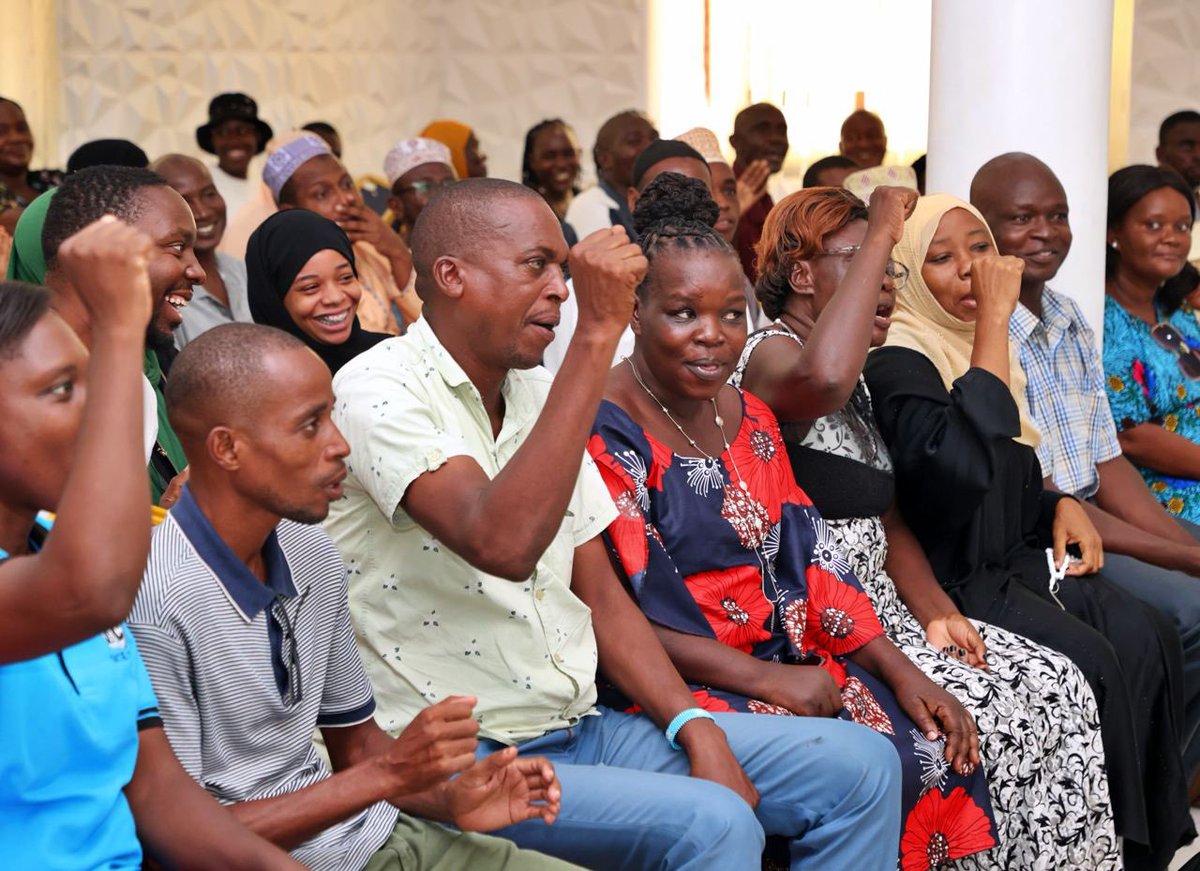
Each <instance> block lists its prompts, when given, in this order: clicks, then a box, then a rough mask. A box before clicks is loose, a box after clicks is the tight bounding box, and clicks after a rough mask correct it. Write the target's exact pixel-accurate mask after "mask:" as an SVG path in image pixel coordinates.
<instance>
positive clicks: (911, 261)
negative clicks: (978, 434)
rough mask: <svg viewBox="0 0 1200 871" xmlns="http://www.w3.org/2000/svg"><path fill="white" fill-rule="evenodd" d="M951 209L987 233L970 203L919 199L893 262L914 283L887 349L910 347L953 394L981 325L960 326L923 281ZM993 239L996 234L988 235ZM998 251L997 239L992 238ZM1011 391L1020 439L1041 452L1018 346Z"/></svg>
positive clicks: (942, 197) (900, 304) (903, 297)
mask: <svg viewBox="0 0 1200 871" xmlns="http://www.w3.org/2000/svg"><path fill="white" fill-rule="evenodd" d="M951 209H966V210H967V211H968V212H970V213H971V214H972V215H974V216H975V217H976V218H978V219H979V223H981V224H983V226H984V228H985V229H986V228H987V221H985V220H984V219H983V215H981V214H979V211H978V210H977V209H976V208H975V207H974V206H972V205H971V204H970V203H967V202H964V201H963V200H960V199H959V198H958V197H952V196H950V195H949V194H931V195H929V196H925V197H921V198H920V199H918V200H917V207H916V209H915V210H914V211H913V214H912V217H910V218H909V219H908V220H907V221H905V223H904V236H903V237H902V238H901V239H900V242H899V243H898V244H897V245H896V248H895V250H894V251H893V252H892V257H893V258H895V259H896V260H897V261H899V262H900V263H903V264H904V265H905V266H907V267H908V283H907V284H905V285H904V287H903V288H902V289H901V290H900V292H899V293H897V294H896V311H895V312H894V313H893V315H892V328H891V329H890V330H889V331H888V336H887V341H886V342H885V343H884V345H885V347H898V348H909V349H911V350H913V351H918V352H919V353H921V354H924V355H925V356H926V357H928V358H929V360H930V362H932V363H933V365H934V366H936V367H937V370H938V374H939V375H941V376H942V382H943V383H944V384H945V385H946V389H947V390H949V389H950V387H951V385H952V384H953V383H954V380H955V379H957V378H960V377H962V375H963V374H964V373H966V371H967V370H968V369H970V368H971V351H972V349H973V347H974V344H975V324H973V323H968V322H967V321H960V320H959V319H958V318H956V317H954V316H953V315H952V314H950V313H949V312H947V311H946V310H945V309H944V308H942V306H941V304H939V303H938V301H937V300H936V299H935V298H934V296H933V294H932V293H931V292H930V290H929V286H928V285H927V284H926V283H925V279H924V278H922V277H921V266H922V265H924V263H925V255H926V253H928V251H929V243H930V242H932V241H933V236H934V234H935V233H936V232H937V229H938V226H939V225H940V224H941V222H942V216H943V215H945V214H946V213H947V212H949V211H950V210H951ZM988 238H989V239H991V238H992V231H991V230H990V229H989V230H988ZM992 245H993V247H994V246H995V239H992ZM1008 367H1009V377H1008V383H1009V390H1010V391H1011V393H1012V395H1013V399H1015V400H1016V403H1017V411H1018V412H1019V413H1020V416H1021V434H1020V435H1019V436H1017V438H1016V440H1017V441H1018V442H1020V443H1022V444H1026V445H1029V446H1030V447H1031V448H1036V447H1037V446H1038V443H1039V442H1040V441H1041V439H1042V437H1041V433H1040V432H1039V431H1038V428H1037V425H1036V424H1034V422H1033V419H1032V418H1031V417H1030V416H1029V403H1028V402H1027V400H1026V398H1025V370H1024V369H1022V368H1021V363H1020V361H1019V360H1018V358H1017V353H1016V349H1014V348H1013V346H1012V343H1011V342H1009V345H1008Z"/></svg>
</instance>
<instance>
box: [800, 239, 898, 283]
mask: <svg viewBox="0 0 1200 871" xmlns="http://www.w3.org/2000/svg"><path fill="white" fill-rule="evenodd" d="M861 250H862V246H861V245H846V246H845V247H843V248H830V249H829V250H828V251H822V252H821V256H823V257H853V256H854V255H855V254H857V253H858V252H859V251H861ZM883 274H884V275H886V276H887V277H888V278H890V279H891V280H892V287H894V288H895V289H896V290H899V289H900V288H902V287H904V285H906V284H907V283H908V267H907V266H905V265H904V264H903V263H899V262H897V261H895V260H891V259H889V260H888V262H887V266H885V267H884V268H883Z"/></svg>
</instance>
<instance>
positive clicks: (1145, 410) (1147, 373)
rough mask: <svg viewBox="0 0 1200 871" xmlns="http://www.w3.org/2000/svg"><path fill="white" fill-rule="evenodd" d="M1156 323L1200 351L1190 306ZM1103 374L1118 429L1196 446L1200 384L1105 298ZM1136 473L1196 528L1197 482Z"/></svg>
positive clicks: (1146, 329)
mask: <svg viewBox="0 0 1200 871" xmlns="http://www.w3.org/2000/svg"><path fill="white" fill-rule="evenodd" d="M1159 322H1160V323H1167V324H1170V325H1171V326H1172V327H1174V329H1175V332H1176V334H1177V335H1178V336H1179V337H1180V338H1182V339H1183V341H1184V342H1186V343H1187V345H1188V346H1189V347H1190V348H1192V349H1193V350H1196V351H1200V325H1198V324H1197V322H1196V317H1195V315H1194V313H1193V310H1192V308H1191V307H1190V306H1188V305H1186V304H1184V306H1183V307H1182V308H1180V309H1179V310H1178V311H1176V312H1175V313H1174V314H1172V315H1171V316H1170V317H1169V318H1160V319H1159ZM1104 375H1105V381H1106V383H1107V386H1108V403H1109V405H1110V406H1112V414H1113V419H1114V420H1115V421H1116V422H1117V429H1118V430H1127V429H1132V428H1133V427H1135V426H1138V425H1140V424H1143V423H1152V424H1155V425H1156V426H1161V427H1162V428H1163V429H1165V430H1166V431H1167V432H1174V433H1178V434H1179V435H1181V436H1183V437H1184V438H1186V439H1188V440H1190V441H1193V442H1195V443H1196V444H1200V380H1192V379H1190V378H1188V377H1187V376H1185V375H1184V374H1183V372H1182V371H1181V370H1180V367H1179V355H1178V354H1177V353H1176V351H1175V350H1173V349H1168V348H1164V347H1163V346H1162V345H1160V344H1159V343H1158V342H1156V341H1155V340H1154V336H1153V335H1151V332H1150V325H1149V324H1147V323H1146V322H1145V321H1143V320H1142V319H1141V318H1138V317H1134V316H1133V315H1131V314H1130V313H1129V312H1127V311H1125V309H1124V308H1123V307H1122V306H1121V304H1120V303H1119V302H1117V301H1116V300H1114V299H1113V298H1112V297H1108V296H1106V297H1105V298H1104ZM1138 471H1139V472H1141V473H1142V477H1143V478H1144V479H1145V480H1146V483H1147V484H1148V485H1149V486H1150V490H1151V492H1153V493H1154V495H1155V497H1156V498H1157V499H1158V501H1159V502H1161V503H1162V504H1163V507H1165V508H1166V509H1167V511H1168V512H1170V513H1171V514H1172V515H1174V516H1176V517H1180V518H1182V519H1184V520H1188V521H1191V522H1192V523H1200V481H1197V480H1194V479H1192V478H1172V477H1170V476H1168V475H1160V474H1159V473H1158V472H1155V471H1154V470H1153V469H1148V468H1145V467H1143V466H1139V467H1138Z"/></svg>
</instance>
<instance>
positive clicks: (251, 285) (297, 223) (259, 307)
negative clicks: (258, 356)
mask: <svg viewBox="0 0 1200 871" xmlns="http://www.w3.org/2000/svg"><path fill="white" fill-rule="evenodd" d="M326 249H330V250H333V251H337V252H338V253H339V254H343V255H345V257H346V259H347V260H348V261H350V268H351V269H353V270H354V274H355V276H356V277H357V275H358V267H357V266H356V265H355V262H354V247H353V246H352V245H351V244H350V240H349V238H347V236H346V234H345V232H344V231H343V230H342V228H341V227H339V226H338V225H337V224H335V223H334V222H333V221H330V220H329V219H327V218H322V217H321V216H320V215H318V214H316V213H315V212H310V211H308V210H307V209H284V210H283V211H281V212H276V213H275V214H274V215H272V216H271V217H269V218H267V219H266V220H265V221H263V222H262V223H261V224H260V225H259V226H258V229H257V230H255V231H254V232H253V233H251V234H250V240H249V242H247V243H246V279H247V295H248V296H249V301H250V314H251V315H252V316H253V318H254V322H255V323H256V324H265V325H266V326H269V327H276V328H278V329H281V330H283V331H284V332H288V333H291V334H292V335H293V336H295V337H296V338H298V339H299V340H300V341H302V342H304V344H306V345H308V347H310V348H312V349H313V351H315V352H316V354H317V356H318V357H320V358H321V359H322V360H324V361H325V365H326V366H328V367H329V371H330V372H334V373H336V372H337V370H338V369H340V368H342V366H344V365H345V364H346V363H348V362H350V360H352V359H353V358H354V357H357V356H358V355H359V354H361V353H362V352H363V351H365V350H367V349H368V348H370V347H371V346H372V345H375V344H377V343H379V342H382V341H383V340H384V339H387V338H390V337H389V336H388V335H387V334H386V333H369V332H367V331H366V330H364V329H363V328H362V326H361V325H360V324H359V323H358V316H357V315H355V316H354V326H353V327H351V329H350V336H349V338H347V339H346V341H345V342H343V343H342V344H340V345H329V344H326V343H324V342H318V341H317V340H316V339H314V338H313V337H312V336H310V335H308V334H307V333H306V332H304V331H303V330H301V329H300V328H299V327H298V326H296V322H295V321H294V320H292V316H291V315H290V314H288V310H287V309H286V308H284V306H283V298H284V296H286V295H287V292H288V289H289V288H290V287H291V286H292V282H293V281H294V280H295V279H296V276H297V275H299V274H300V270H301V269H303V268H304V264H306V263H307V262H308V261H309V260H310V259H311V258H312V256H313V255H314V254H316V253H317V252H319V251H324V250H326ZM363 292H364V293H365V292H366V291H365V290H364V291H363Z"/></svg>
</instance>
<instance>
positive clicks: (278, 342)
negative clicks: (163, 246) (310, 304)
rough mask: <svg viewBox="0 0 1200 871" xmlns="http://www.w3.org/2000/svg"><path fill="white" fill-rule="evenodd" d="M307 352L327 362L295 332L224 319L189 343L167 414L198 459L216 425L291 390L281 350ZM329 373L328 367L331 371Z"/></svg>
mask: <svg viewBox="0 0 1200 871" xmlns="http://www.w3.org/2000/svg"><path fill="white" fill-rule="evenodd" d="M296 352H303V353H305V354H309V355H311V356H312V358H313V360H314V361H315V362H316V363H317V364H318V365H321V366H324V365H325V364H324V363H322V362H321V361H320V359H319V358H318V357H317V356H316V355H315V354H313V353H312V351H310V350H308V348H306V347H305V346H304V343H303V342H301V341H300V340H299V339H297V338H296V337H295V336H292V335H289V334H288V333H285V332H283V331H282V330H277V329H275V328H274V327H265V326H261V325H259V324H222V325H221V326H219V327H214V328H213V329H211V330H208V331H207V332H204V333H202V334H201V335H200V336H198V337H197V338H195V339H193V340H192V341H191V342H189V343H188V345H187V347H185V348H184V349H183V350H182V351H180V352H179V356H178V357H176V358H175V362H174V363H173V364H172V365H171V377H170V379H169V380H168V381H167V387H166V391H165V393H164V399H165V400H166V404H167V417H168V418H169V420H170V421H171V428H172V429H174V430H175V432H176V434H177V435H178V436H179V439H180V441H181V442H182V443H183V447H184V452H185V453H186V454H187V455H188V457H189V459H191V460H193V461H195V460H196V459H197V458H198V457H199V456H201V455H202V454H203V452H204V448H203V444H204V440H205V438H206V437H207V436H208V433H209V432H211V431H212V429H213V427H216V426H223V425H224V426H240V425H241V424H243V423H244V422H245V421H246V420H247V419H248V418H252V417H253V416H254V415H255V413H256V411H257V410H258V409H259V408H260V407H261V406H262V404H263V401H264V400H265V399H266V398H267V397H268V396H278V395H280V394H281V393H284V394H286V392H287V391H288V384H287V383H286V381H287V379H286V377H284V374H283V373H285V372H286V371H287V370H286V368H284V369H281V367H279V366H275V365H272V363H273V361H274V358H275V357H276V355H280V354H289V355H290V354H294V353H296ZM326 372H328V370H326Z"/></svg>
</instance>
